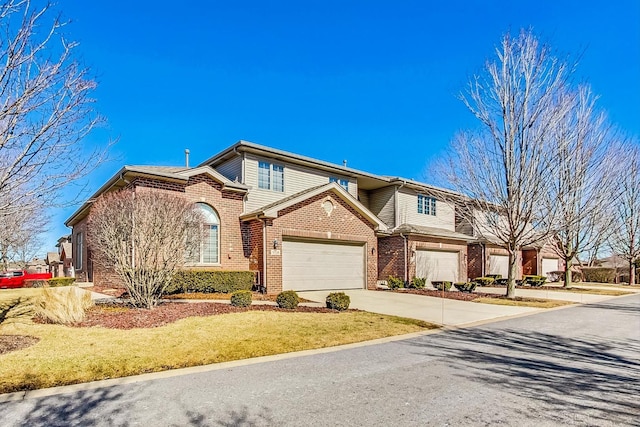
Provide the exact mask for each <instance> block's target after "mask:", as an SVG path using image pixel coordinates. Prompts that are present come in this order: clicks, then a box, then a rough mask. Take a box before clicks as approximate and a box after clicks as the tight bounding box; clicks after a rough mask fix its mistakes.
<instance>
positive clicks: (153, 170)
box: [64, 166, 249, 227]
mask: <svg viewBox="0 0 640 427" xmlns="http://www.w3.org/2000/svg"><path fill="white" fill-rule="evenodd" d="M196 175H207V176H209V177H211V178H212V179H213V180H214V181H217V182H219V183H220V184H222V188H223V189H224V190H228V191H237V192H241V193H244V192H246V191H247V190H248V189H249V187H247V186H246V185H244V184H241V183H239V182H234V181H231V180H230V179H228V178H226V177H225V176H223V175H222V174H220V173H219V172H218V171H216V170H214V169H213V168H211V167H209V166H199V167H196V168H186V167H184V166H124V167H123V168H122V169H120V170H119V171H118V172H117V173H116V174H115V175H113V176H112V177H111V179H109V180H108V181H107V182H106V183H105V184H104V185H103V186H102V187H100V188H99V189H98V191H96V192H95V193H94V194H93V195H92V196H91V197H90V198H89V199H88V200H87V201H86V202H85V203H84V204H83V205H82V206H81V207H80V208H79V209H78V210H77V211H75V212H74V213H73V214H72V215H71V216H70V217H69V219H67V220H66V221H65V223H64V224H65V225H66V226H67V227H69V226H73V225H74V224H75V223H77V222H78V221H79V220H81V219H82V218H84V217H85V216H86V215H87V214H88V211H89V208H90V207H91V204H92V203H93V201H94V200H95V199H96V198H98V197H99V196H100V195H102V194H103V193H107V192H110V191H115V190H119V189H122V188H124V187H126V186H127V185H128V184H129V183H130V182H131V181H130V179H132V178H139V177H146V178H154V179H160V180H165V181H170V182H178V183H187V182H188V181H189V178H191V177H193V176H196Z"/></svg>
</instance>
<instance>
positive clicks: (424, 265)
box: [416, 250, 460, 284]
mask: <svg viewBox="0 0 640 427" xmlns="http://www.w3.org/2000/svg"><path fill="white" fill-rule="evenodd" d="M459 269H460V254H459V253H458V252H442V251H428V250H418V251H416V276H417V277H424V278H425V279H426V281H427V284H431V282H432V281H437V280H448V281H451V282H457V281H458V280H459Z"/></svg>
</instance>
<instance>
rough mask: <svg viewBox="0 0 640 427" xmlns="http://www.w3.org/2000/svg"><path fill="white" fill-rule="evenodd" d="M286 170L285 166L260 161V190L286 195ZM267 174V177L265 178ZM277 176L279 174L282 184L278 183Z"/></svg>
mask: <svg viewBox="0 0 640 427" xmlns="http://www.w3.org/2000/svg"><path fill="white" fill-rule="evenodd" d="M284 170H285V167H284V165H283V164H280V163H273V162H268V161H266V160H258V188H259V189H261V190H267V191H274V192H276V193H284V190H285V188H284ZM265 174H266V177H265V176H264V175H265ZM276 174H278V176H279V177H280V178H281V180H282V182H278V183H277V182H276V179H277V178H276ZM265 178H266V179H265ZM276 184H280V185H276Z"/></svg>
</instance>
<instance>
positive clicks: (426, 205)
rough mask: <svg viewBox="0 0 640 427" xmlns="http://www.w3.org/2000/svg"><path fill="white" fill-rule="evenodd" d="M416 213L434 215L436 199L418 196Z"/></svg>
mask: <svg viewBox="0 0 640 427" xmlns="http://www.w3.org/2000/svg"><path fill="white" fill-rule="evenodd" d="M418 213H420V214H425V215H432V216H435V215H436V199H434V198H433V197H428V196H423V195H422V194H418Z"/></svg>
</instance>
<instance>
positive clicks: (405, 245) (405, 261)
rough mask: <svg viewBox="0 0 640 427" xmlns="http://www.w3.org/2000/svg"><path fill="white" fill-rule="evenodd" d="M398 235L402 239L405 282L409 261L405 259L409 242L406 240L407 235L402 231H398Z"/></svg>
mask: <svg viewBox="0 0 640 427" xmlns="http://www.w3.org/2000/svg"><path fill="white" fill-rule="evenodd" d="M400 237H402V239H403V240H404V245H403V250H404V282H405V283H407V282H408V281H409V279H408V276H409V263H408V261H407V253H408V252H409V248H408V245H409V242H408V240H407V236H405V235H404V234H403V233H400Z"/></svg>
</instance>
